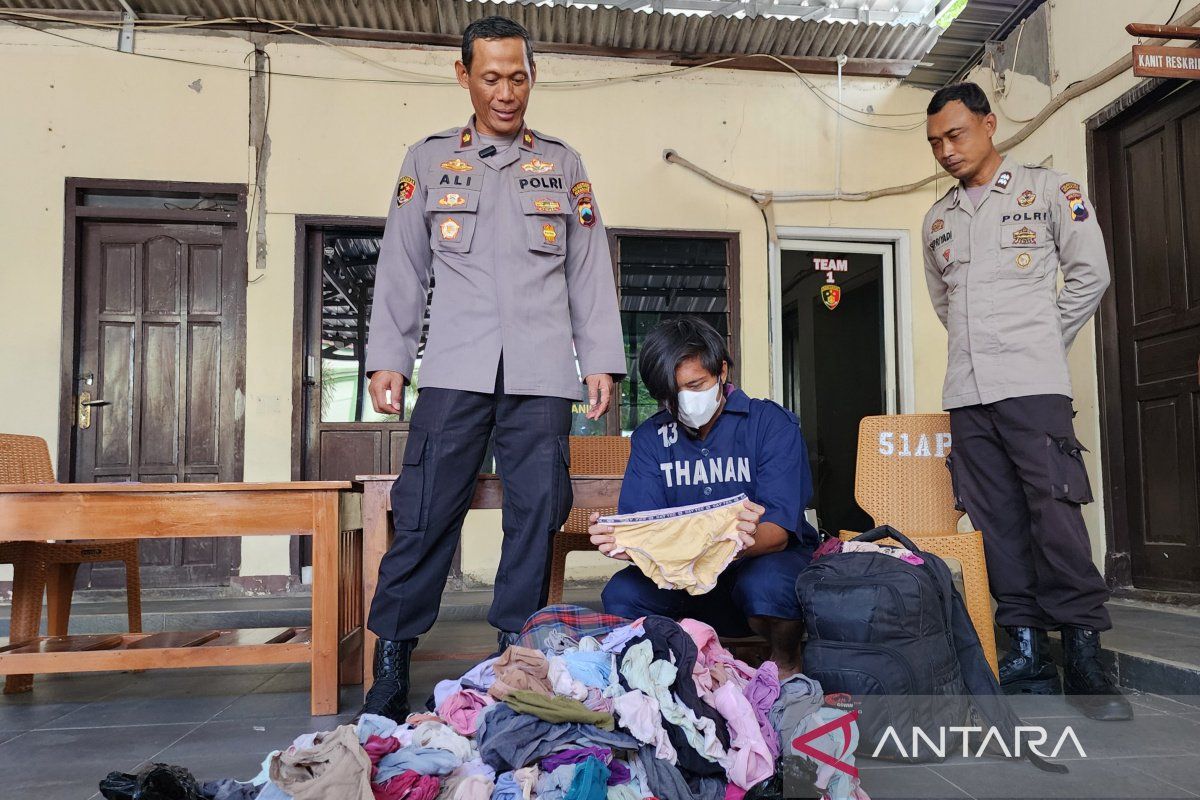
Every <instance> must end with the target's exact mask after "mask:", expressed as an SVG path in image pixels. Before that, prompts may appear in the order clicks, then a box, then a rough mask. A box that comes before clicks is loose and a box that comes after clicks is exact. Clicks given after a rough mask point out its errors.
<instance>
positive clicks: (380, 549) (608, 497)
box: [355, 473, 624, 691]
mask: <svg viewBox="0 0 1200 800" xmlns="http://www.w3.org/2000/svg"><path fill="white" fill-rule="evenodd" d="M623 477H624V476H622V475H572V476H571V490H572V492H573V493H574V501H573V503H572V504H573V505H574V506H575V507H576V508H606V507H610V508H611V507H616V505H617V499H618V498H619V497H620V495H621V479H622V478H623ZM355 480H356V481H359V482H361V483H362V485H363V500H362V525H363V534H362V573H363V582H362V602H363V605H362V614H363V616H362V619H363V620H366V615H367V613H368V612H369V611H370V610H371V598H373V597H374V596H375V585H376V583H377V582H378V580H379V562H380V561H382V560H383V554H384V553H386V552H387V551H388V547H389V546H390V545H391V542H392V524H391V520H390V518H389V517H388V514H389V512H390V511H391V510H392V484H393V483H394V482H395V480H396V476H395V475H357V476H355ZM503 504H504V491H503V487H502V485H501V482H500V476H499V475H494V474H491V473H488V474H483V475H480V476H479V480H478V481H477V482H476V483H475V496H474V497H473V498H472V500H471V508H502V507H503ZM375 638H376V637H375V634H373V633H371V631H370V630H368V629H367V627H366V625H365V624H364V625H363V639H362V653H363V672H362V681H363V691H366V690H367V689H369V688H370V687H371V679H372V674H371V654H372V653H374V652H375ZM492 649H494V648H489V649H487V650H483V651H479V652H469V653H446V652H439V651H432V650H417V652H416V654H415V655H414V659H415V660H418V661H440V660H446V659H447V658H453V659H455V660H468V659H472V658H476V657H479V658H485V657H487V656H488V655H489V654H490V653H491V652H492Z"/></svg>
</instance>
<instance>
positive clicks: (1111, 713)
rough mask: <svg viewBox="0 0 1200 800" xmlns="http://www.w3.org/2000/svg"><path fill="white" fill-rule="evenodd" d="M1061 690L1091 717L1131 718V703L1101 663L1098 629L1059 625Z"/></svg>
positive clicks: (1073, 703) (1070, 700)
mask: <svg viewBox="0 0 1200 800" xmlns="http://www.w3.org/2000/svg"><path fill="white" fill-rule="evenodd" d="M1062 642H1063V690H1064V691H1065V692H1066V694H1067V700H1068V701H1069V702H1070V703H1071V705H1073V706H1075V707H1076V708H1078V709H1079V710H1080V711H1082V712H1083V713H1084V715H1085V716H1088V717H1090V718H1092V719H1098V720H1103V721H1106V722H1107V721H1112V720H1123V719H1133V707H1132V706H1130V705H1129V701H1128V700H1126V699H1125V695H1123V694H1121V690H1120V689H1118V688H1117V687H1116V685H1114V684H1113V682H1112V679H1111V678H1110V677H1109V676H1108V673H1107V672H1105V670H1104V667H1103V666H1101V664H1100V632H1099V631H1094V630H1092V629H1091V628H1076V627H1074V626H1070V625H1069V626H1066V627H1064V628H1063V629H1062Z"/></svg>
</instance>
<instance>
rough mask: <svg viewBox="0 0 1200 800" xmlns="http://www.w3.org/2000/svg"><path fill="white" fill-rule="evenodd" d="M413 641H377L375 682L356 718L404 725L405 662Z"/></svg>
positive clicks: (415, 644)
mask: <svg viewBox="0 0 1200 800" xmlns="http://www.w3.org/2000/svg"><path fill="white" fill-rule="evenodd" d="M416 646H417V640H416V639H405V640H404V641H399V642H393V641H390V640H388V639H378V640H376V642H375V665H374V669H373V673H374V675H375V681H374V683H372V684H371V690H370V691H369V692H367V699H366V701H365V702H364V703H363V707H362V710H361V711H359V712H358V714H359V716H362V715H363V714H378V715H379V716H381V717H387V718H388V719H390V720H392V721H393V722H401V723H402V722H404V719H405V717H407V716H408V686H409V677H408V662H409V659H410V658H411V657H412V651H413V648H415V647H416Z"/></svg>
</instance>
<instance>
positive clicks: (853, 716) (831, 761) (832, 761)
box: [792, 709, 858, 778]
mask: <svg viewBox="0 0 1200 800" xmlns="http://www.w3.org/2000/svg"><path fill="white" fill-rule="evenodd" d="M857 719H858V711H857V709H856V710H854V711H851V712H850V713H849V714H843V715H842V716H840V717H838V718H837V719H834V720H830V721H829V722H826V723H825V724H824V725H822V726H820V727H819V728H813V729H812V730H811V731H809V732H808V733H803V734H801V735H799V736H797V737H796V738H795V739H793V740H792V747H793V748H795V749H796V750H797V751H799V752H801V753H803V754H804V755H806V756H808V757H809V758H814V759H816V760H817V761H820V762H821V763H822V764H826V765H828V766H831V767H833V768H834V769H836V770H839V771H841V772H844V773H846V774H847V775H849V776H850V777H851V778H857V777H858V767H854V766H851V765H850V764H847V763H846V762H845V761H842V760H841V759H842V758H843V757H844V756H845V755H846V753H848V752H849V751H850V738H851V734H852V731H851V730H850V725H851V723H853V722H854V721H855V720H857ZM837 730H840V731H841V732H842V741H843V742H845V745H844V746H843V748H842V752H840V753H838V756H837V758H834V757H833V756H831V755H829V754H828V753H826V752H824V751H822V750H818V749H817V748H815V747H813V746H811V745H810V744H808V743H809V742H811V741H813V740H815V739H820V738H821V737H822V736H824V735H825V734H827V733H829V732H830V731H837Z"/></svg>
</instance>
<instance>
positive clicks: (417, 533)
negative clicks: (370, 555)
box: [367, 365, 572, 640]
mask: <svg viewBox="0 0 1200 800" xmlns="http://www.w3.org/2000/svg"><path fill="white" fill-rule="evenodd" d="M502 373H503V365H501V375H498V376H497V379H496V390H495V391H494V392H493V393H491V394H487V393H480V392H465V391H459V390H455V389H438V388H433V387H430V388H426V389H422V390H421V392H420V394H419V395H418V397H417V403H416V407H415V408H414V409H413V415H412V420H411V427H410V428H409V433H408V443H407V446H406V447H405V450H404V468H403V469H402V470H401V472H400V477H398V478H397V479H396V482H395V484H393V486H392V508H393V512H392V513H393V520H394V522H395V538H394V539H393V541H392V546H391V548H390V549H389V550H388V552H387V554H386V555H385V556H384V557H383V561H382V563H381V564H380V565H379V584H378V587H377V588H376V590H375V598H374V600H373V601H372V603H371V613H370V616H369V618H368V621H367V624H368V627H369V628H370V629H371V630H372V631H373V632H374V633H375V634H376V635H377V636H379V637H380V638H382V639H392V640H402V639H415V638H416V637H417V636H419V635H420V634H423V633H425V632H426V631H428V630H429V629H430V628H431V627H433V623H434V621H435V620H436V619H437V615H438V607H439V605H440V604H441V598H442V590H443V589H444V588H445V586H446V577H447V575H448V574H449V572H450V564H451V560H452V559H453V557H454V551H455V548H456V547H457V546H458V541H459V537H460V535H461V534H462V525H463V520H464V519H465V518H466V515H467V511H468V510H469V509H470V506H471V498H472V497H473V495H474V492H475V478H476V476H477V475H478V474H479V469H480V466H481V465H482V463H483V457H484V453H485V451H486V449H487V444H488V439H489V437H490V436H491V435H492V434H493V432H494V433H495V442H494V453H495V456H496V465H497V471H498V472H499V473H500V478H501V483H502V485H503V489H504V507H503V514H504V523H503V527H504V540H503V544H502V546H501V551H500V565H499V569H498V571H497V573H496V588H495V594H494V597H493V599H492V607H491V611H490V612H489V613H488V621H489V622H490V623H491V624H492V626H493V627H495V628H498V629H499V630H502V631H519V630H520V629H521V627H522V625H524V623H525V620H526V619H527V618H528V617H529V616H530V615H531V614H533V612H535V611H537V610H538V609H540V608H541V607H542V606H544V605H545V604H546V596H547V593H548V591H549V573H550V570H549V562H550V555H551V552H552V550H551V544H552V538H553V536H554V534H555V532H556V531H558V529H559V528H561V527H562V524H563V523H564V522H565V521H566V519H567V514H568V512H569V511H570V510H571V501H572V495H571V479H570V475H569V473H568V467H569V461H570V450H569V447H568V434H569V433H570V430H571V401H570V400H567V399H565V398H561V397H541V396H525V395H508V394H505V393H504V383H503V375H502Z"/></svg>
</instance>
